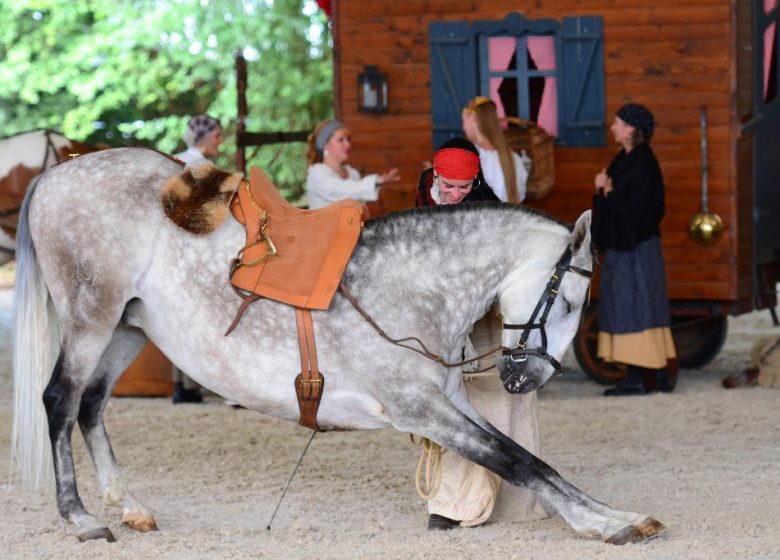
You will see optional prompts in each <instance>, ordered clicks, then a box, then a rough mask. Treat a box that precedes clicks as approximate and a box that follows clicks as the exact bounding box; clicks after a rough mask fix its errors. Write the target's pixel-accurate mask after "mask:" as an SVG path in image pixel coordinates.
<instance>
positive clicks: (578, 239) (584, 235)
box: [570, 210, 590, 254]
mask: <svg viewBox="0 0 780 560" xmlns="http://www.w3.org/2000/svg"><path fill="white" fill-rule="evenodd" d="M570 243H571V252H572V253H574V254H577V252H578V251H579V250H580V249H581V248H582V246H583V245H585V246H586V247H589V246H590V210H585V212H583V213H582V214H580V217H579V218H577V221H576V223H575V224H574V229H573V230H572V232H571V240H570Z"/></svg>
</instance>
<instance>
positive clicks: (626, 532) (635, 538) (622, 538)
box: [604, 525, 647, 545]
mask: <svg viewBox="0 0 780 560" xmlns="http://www.w3.org/2000/svg"><path fill="white" fill-rule="evenodd" d="M646 539H647V537H645V536H644V535H643V534H642V532H641V531H640V530H639V529H637V528H636V527H634V526H633V525H629V526H627V527H623V528H622V529H620V530H619V531H618V532H617V533H615V534H613V535H611V536H610V537H609V538H608V539H606V540H605V541H604V542H605V543H607V544H616V545H623V544H626V543H638V542H642V541H644V540H646Z"/></svg>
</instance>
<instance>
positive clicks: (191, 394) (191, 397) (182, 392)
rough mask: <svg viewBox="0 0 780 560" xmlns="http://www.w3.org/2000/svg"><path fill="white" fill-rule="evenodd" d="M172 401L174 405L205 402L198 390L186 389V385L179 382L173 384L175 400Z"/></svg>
mask: <svg viewBox="0 0 780 560" xmlns="http://www.w3.org/2000/svg"><path fill="white" fill-rule="evenodd" d="M171 400H172V401H173V404H181V403H200V402H203V397H202V396H201V395H200V391H199V390H198V389H185V388H184V385H182V384H181V383H180V382H178V381H177V382H176V383H174V384H173V398H172V399H171Z"/></svg>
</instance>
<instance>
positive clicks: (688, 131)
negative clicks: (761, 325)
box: [334, 0, 749, 301]
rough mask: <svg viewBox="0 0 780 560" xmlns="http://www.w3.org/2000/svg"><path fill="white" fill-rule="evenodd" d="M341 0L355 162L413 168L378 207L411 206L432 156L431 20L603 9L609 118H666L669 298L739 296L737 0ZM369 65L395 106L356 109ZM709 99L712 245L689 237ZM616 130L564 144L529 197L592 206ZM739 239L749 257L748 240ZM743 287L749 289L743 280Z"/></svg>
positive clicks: (341, 69) (560, 207)
mask: <svg viewBox="0 0 780 560" xmlns="http://www.w3.org/2000/svg"><path fill="white" fill-rule="evenodd" d="M740 1H741V0H740ZM337 4H338V7H337V13H336V14H334V16H335V17H336V18H337V21H336V22H334V24H335V29H336V34H335V47H336V49H337V60H338V64H337V67H336V69H335V70H336V73H337V81H338V83H339V84H340V94H339V98H338V100H337V113H338V114H339V116H340V118H342V119H343V121H344V122H345V123H346V124H347V125H348V126H349V127H350V129H351V130H352V132H353V155H352V163H353V164H354V165H355V166H356V167H358V168H359V169H361V170H363V171H365V172H371V171H380V170H383V169H385V168H388V167H391V166H395V167H399V168H400V170H401V175H402V177H403V181H402V182H401V183H400V184H399V185H397V186H395V187H394V188H393V190H392V192H390V193H387V194H386V195H384V196H383V198H382V200H381V204H380V206H379V207H376V206H375V207H374V210H379V211H380V212H381V211H391V210H396V209H400V208H405V207H409V206H411V205H412V204H413V200H414V199H413V193H414V189H415V187H416V183H417V179H418V176H419V173H420V171H421V162H422V161H423V160H426V159H430V156H431V151H432V149H433V147H432V146H431V118H430V111H431V100H430V91H429V85H428V83H429V72H428V56H429V54H428V37H427V29H428V23H429V22H430V21H433V20H457V19H466V20H480V19H502V18H503V17H504V16H506V14H507V13H509V12H511V11H522V12H523V13H524V15H525V16H526V17H528V18H532V19H535V18H555V19H559V20H560V19H561V18H562V17H563V16H578V15H581V16H584V15H600V16H602V17H603V18H604V44H605V69H606V83H605V86H606V95H607V99H606V107H607V114H608V120H609V121H610V122H611V120H612V116H613V115H614V113H615V111H616V110H617V109H618V108H619V107H620V106H621V105H622V104H623V103H626V102H629V101H634V102H640V103H644V104H646V105H648V106H649V107H650V108H651V109H652V110H653V112H654V113H655V116H656V120H657V122H658V127H657V129H656V134H655V137H654V139H653V144H652V145H653V148H654V150H655V152H656V155H657V156H658V159H659V161H660V162H661V167H662V169H663V173H664V178H665V181H666V189H667V215H666V218H665V220H664V223H663V243H664V254H665V258H666V262H667V268H668V276H669V287H670V297H671V298H672V299H692V300H721V301H723V300H725V301H735V300H736V299H738V297H739V295H738V293H737V284H738V279H737V277H736V270H737V255H738V252H737V244H738V239H737V235H736V234H737V233H738V228H737V203H736V200H737V196H736V179H737V178H736V174H737V169H736V155H735V154H736V136H735V130H737V128H736V127H735V122H736V118H737V115H736V114H735V112H736V110H735V109H736V108H735V105H736V104H735V98H734V92H735V89H736V63H735V61H734V58H735V54H734V51H735V48H734V46H733V43H734V40H733V39H732V37H734V36H735V35H736V31H735V29H734V28H735V26H736V17H735V10H734V7H733V6H732V4H731V2H730V1H729V0H697V2H695V3H690V4H688V5H686V3H685V2H680V1H679V0H655V1H654V2H652V3H650V2H645V1H644V0H607V1H603V0H602V1H598V0H568V1H566V0H545V2H543V3H542V2H533V3H527V4H526V5H525V6H524V5H523V3H518V2H516V1H507V0H443V1H438V0H398V1H396V2H390V3H387V2H365V1H364V0H337ZM364 64H377V65H378V66H379V67H380V68H381V70H382V71H383V72H385V73H387V75H388V78H389V84H390V94H389V112H388V113H387V114H385V115H366V114H362V113H359V112H358V111H357V107H356V105H357V101H356V79H357V75H358V74H359V73H360V71H361V69H362V67H363V65H364ZM702 104H704V105H706V107H707V111H708V116H709V169H710V172H709V189H710V190H709V206H710V211H713V212H717V213H718V214H720V215H721V217H722V218H723V220H724V222H725V224H726V231H725V233H724V235H723V237H722V238H721V239H720V241H719V242H718V243H717V244H716V245H714V246H712V247H706V248H704V247H700V246H698V245H696V244H695V243H694V242H693V241H691V240H690V239H689V238H688V235H687V224H688V220H689V219H690V218H691V216H692V215H693V214H695V213H697V212H699V210H700V177H701V158H700V129H699V106H700V105H702ZM608 124H609V123H608ZM608 137H609V140H610V142H609V145H608V146H607V147H606V148H603V149H601V148H600V149H562V148H556V154H555V155H556V185H555V188H554V191H553V193H552V194H551V195H550V196H549V197H548V198H546V199H544V200H542V201H538V202H537V203H532V204H531V205H533V206H535V207H537V208H540V209H542V210H544V211H546V212H548V213H550V214H553V215H555V216H557V217H560V218H563V219H565V220H568V221H573V220H574V219H576V217H577V216H578V215H579V214H580V213H581V212H582V211H583V210H585V209H587V208H589V207H590V199H591V194H592V185H593V176H594V175H595V174H596V173H597V172H598V171H599V170H600V169H601V168H602V167H604V166H606V165H607V164H608V163H609V161H610V159H611V158H612V156H613V155H614V153H615V152H616V151H617V148H616V146H615V145H614V143H612V139H611V134H608ZM748 188H749V187H748ZM742 217H743V220H744V214H743V216H742ZM743 229H744V228H743ZM739 233H740V234H742V233H743V231H742V230H739ZM740 249H741V250H740V251H739V255H740V257H742V258H744V247H743V248H740ZM739 288H740V292H742V291H743V290H744V289H745V285H744V279H743V284H741V285H740V286H739Z"/></svg>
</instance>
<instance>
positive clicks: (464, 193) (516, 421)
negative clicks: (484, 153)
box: [416, 138, 546, 531]
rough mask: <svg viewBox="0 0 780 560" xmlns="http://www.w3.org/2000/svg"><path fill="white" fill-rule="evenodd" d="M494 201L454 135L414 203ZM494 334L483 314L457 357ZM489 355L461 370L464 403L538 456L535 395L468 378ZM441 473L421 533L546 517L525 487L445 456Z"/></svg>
mask: <svg viewBox="0 0 780 560" xmlns="http://www.w3.org/2000/svg"><path fill="white" fill-rule="evenodd" d="M498 200H499V199H498V197H497V196H496V195H495V193H494V192H493V190H492V189H491V188H490V185H488V184H487V183H486V182H485V179H484V177H483V176H482V170H481V168H480V165H479V152H478V151H477V148H476V147H475V146H474V144H472V143H471V142H469V141H468V140H465V139H464V138H453V139H452V140H448V141H447V142H445V143H444V144H443V145H442V146H441V148H439V149H438V150H437V151H436V153H435V154H434V155H433V165H432V167H431V168H429V169H426V170H425V171H424V172H423V174H422V175H421V176H420V184H419V187H418V189H417V199H416V206H418V207H421V206H437V205H444V204H460V203H466V202H485V201H498ZM452 280H453V281H454V282H456V281H458V279H457V278H453V279H452ZM501 330H502V324H501V318H500V317H499V316H498V314H497V313H496V311H495V310H490V311H488V313H487V314H486V315H485V316H484V317H483V318H482V319H480V320H479V321H478V322H477V323H476V324H475V325H474V328H473V329H472V331H471V334H470V335H469V336H468V337H467V338H466V340H465V341H464V345H465V348H464V357H465V358H466V359H468V358H470V357H472V356H477V355H478V354H479V353H482V352H486V351H488V350H489V349H490V348H494V347H495V346H497V345H499V344H500V342H501ZM475 346H476V349H475V348H474V347H475ZM494 358H495V357H494V356H492V357H488V358H484V359H482V360H479V362H478V363H477V365H478V367H469V366H471V365H472V364H474V362H472V363H470V364H468V365H467V366H465V367H464V368H463V372H464V376H463V383H464V388H465V391H466V394H467V395H468V398H469V402H470V403H471V405H472V406H473V407H474V408H475V409H476V410H477V411H478V412H479V413H480V414H481V415H482V416H483V417H484V418H485V419H486V420H487V421H488V422H490V423H491V424H492V425H493V426H495V427H496V428H497V429H498V430H500V431H501V432H502V433H504V434H506V435H507V436H509V437H510V438H512V439H513V440H514V441H516V442H517V443H518V444H519V445H522V446H523V447H524V448H525V449H527V450H528V451H530V452H531V453H533V454H535V455H539V451H540V447H541V445H540V439H539V422H538V418H537V397H536V392H533V393H530V394H527V395H510V394H509V393H507V392H506V391H505V390H504V387H503V385H502V383H501V379H500V378H499V375H498V371H497V370H496V369H495V367H493V368H492V369H489V370H487V371H486V372H484V373H476V374H470V373H469V372H473V371H474V370H475V369H479V368H484V367H486V366H489V365H490V364H491V363H493V362H494V361H495V360H494ZM441 469H442V471H441V484H440V485H439V490H438V492H437V494H436V495H435V496H433V498H432V499H431V500H430V501H429V502H428V514H429V515H428V529H431V530H444V531H446V530H449V529H454V528H455V527H457V526H461V527H475V526H477V525H481V524H483V523H485V522H486V521H487V520H488V519H491V520H493V521H502V522H517V521H523V520H529V519H538V518H541V517H545V516H546V514H545V513H544V511H543V510H542V508H541V506H540V505H539V504H537V501H536V497H535V496H534V495H533V494H532V493H531V492H530V491H529V490H527V489H523V488H518V487H516V486H512V485H509V484H502V480H501V478H500V477H499V476H498V475H497V474H495V473H492V472H490V471H488V470H487V469H485V468H483V467H481V466H479V465H477V464H476V463H472V462H471V461H468V460H467V459H464V458H463V457H461V456H460V455H458V454H457V453H453V452H451V453H445V454H444V455H443V456H442V462H441Z"/></svg>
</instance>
